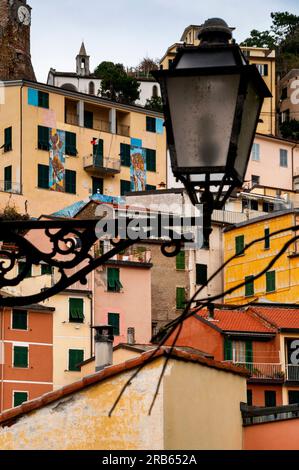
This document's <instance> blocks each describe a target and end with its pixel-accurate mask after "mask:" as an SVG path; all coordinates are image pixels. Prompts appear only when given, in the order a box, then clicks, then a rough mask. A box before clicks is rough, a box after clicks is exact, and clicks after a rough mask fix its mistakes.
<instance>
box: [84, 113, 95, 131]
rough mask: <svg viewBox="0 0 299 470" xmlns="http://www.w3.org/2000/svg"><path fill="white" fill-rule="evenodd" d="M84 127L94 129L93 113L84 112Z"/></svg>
mask: <svg viewBox="0 0 299 470" xmlns="http://www.w3.org/2000/svg"><path fill="white" fill-rule="evenodd" d="M84 127H86V128H87V129H93V112H92V111H84Z"/></svg>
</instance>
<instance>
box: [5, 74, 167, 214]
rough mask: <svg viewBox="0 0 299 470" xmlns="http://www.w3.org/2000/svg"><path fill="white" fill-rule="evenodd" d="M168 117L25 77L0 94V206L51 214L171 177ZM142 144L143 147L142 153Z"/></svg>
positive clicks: (143, 187)
mask: <svg viewBox="0 0 299 470" xmlns="http://www.w3.org/2000/svg"><path fill="white" fill-rule="evenodd" d="M163 124H164V120H163V115H162V114H160V113H156V112H153V111H147V110H145V109H144V108H141V107H138V106H133V105H124V104H118V103H115V102H112V101H110V100H107V99H103V98H98V97H95V96H89V95H86V94H81V93H78V92H75V91H69V90H65V89H62V88H56V87H52V86H49V85H43V84H39V83H33V82H28V81H10V82H4V88H2V89H1V99H0V148H1V150H0V152H1V163H0V175H1V176H0V208H3V206H5V204H7V202H8V200H9V201H10V203H14V204H15V205H16V206H17V207H18V208H19V210H20V211H21V212H25V211H26V210H27V211H28V213H29V214H30V215H31V216H39V215H41V214H44V213H46V214H50V213H53V212H55V211H57V210H59V209H61V208H63V207H66V206H69V205H71V204H72V203H74V202H76V201H80V200H83V199H86V198H88V197H89V196H91V195H92V194H96V193H101V194H105V195H107V196H120V195H124V194H125V193H126V192H129V191H131V190H134V191H137V190H146V189H155V188H158V187H159V185H160V183H165V182H166V132H165V130H164V127H163ZM142 149H143V150H142Z"/></svg>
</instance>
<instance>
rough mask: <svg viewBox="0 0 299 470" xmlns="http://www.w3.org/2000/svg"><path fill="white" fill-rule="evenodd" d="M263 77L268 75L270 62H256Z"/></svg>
mask: <svg viewBox="0 0 299 470" xmlns="http://www.w3.org/2000/svg"><path fill="white" fill-rule="evenodd" d="M255 65H256V67H257V69H258V71H259V72H260V74H261V76H262V77H267V76H268V73H269V67H268V64H255Z"/></svg>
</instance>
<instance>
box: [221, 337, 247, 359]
mask: <svg viewBox="0 0 299 470" xmlns="http://www.w3.org/2000/svg"><path fill="white" fill-rule="evenodd" d="M224 360H225V361H232V362H235V363H241V364H244V363H247V364H252V363H253V349H252V341H234V340H232V339H230V338H227V337H225V338H224Z"/></svg>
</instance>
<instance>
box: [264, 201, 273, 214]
mask: <svg viewBox="0 0 299 470" xmlns="http://www.w3.org/2000/svg"><path fill="white" fill-rule="evenodd" d="M273 211H274V204H272V203H271V202H263V212H273Z"/></svg>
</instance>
